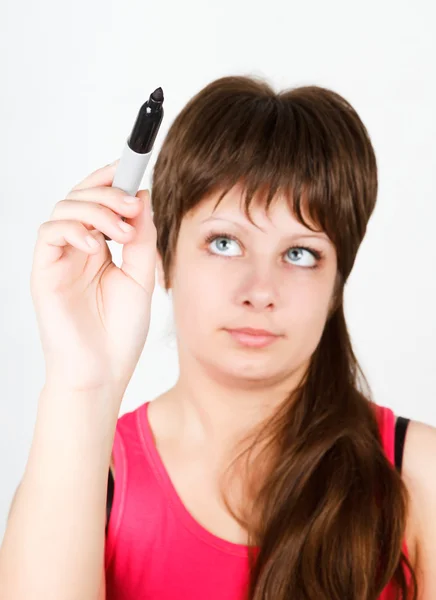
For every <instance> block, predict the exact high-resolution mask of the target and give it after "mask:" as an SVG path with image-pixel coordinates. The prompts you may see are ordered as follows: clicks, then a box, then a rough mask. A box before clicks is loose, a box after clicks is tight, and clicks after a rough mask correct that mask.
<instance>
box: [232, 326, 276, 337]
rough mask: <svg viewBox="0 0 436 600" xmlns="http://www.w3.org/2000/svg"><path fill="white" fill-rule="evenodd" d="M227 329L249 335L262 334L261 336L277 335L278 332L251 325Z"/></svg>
mask: <svg viewBox="0 0 436 600" xmlns="http://www.w3.org/2000/svg"><path fill="white" fill-rule="evenodd" d="M227 331H233V332H235V333H245V334H247V335H260V336H273V337H277V334H276V333H273V332H272V331H268V330H266V329H252V328H251V327H243V328H242V329H228V330H227Z"/></svg>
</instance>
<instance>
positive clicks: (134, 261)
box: [120, 190, 157, 295]
mask: <svg viewBox="0 0 436 600" xmlns="http://www.w3.org/2000/svg"><path fill="white" fill-rule="evenodd" d="M136 195H137V196H138V198H140V199H141V203H142V206H143V208H142V210H141V211H140V212H139V214H138V215H137V216H136V217H133V218H131V219H129V223H131V224H132V225H133V227H135V233H134V236H133V237H132V240H131V241H130V242H128V243H127V244H124V246H123V253H122V264H121V267H120V268H121V270H122V271H123V272H124V273H125V274H126V275H128V276H129V277H131V278H132V279H134V280H135V281H136V282H137V283H138V284H139V285H140V286H141V287H142V288H144V289H145V291H146V292H149V293H150V295H151V294H152V292H153V289H154V283H155V271H156V237H157V235H156V227H155V226H154V223H153V216H152V211H151V199H150V192H149V190H139V192H138V193H137V194H136Z"/></svg>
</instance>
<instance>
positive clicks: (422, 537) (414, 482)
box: [402, 420, 436, 600]
mask: <svg viewBox="0 0 436 600" xmlns="http://www.w3.org/2000/svg"><path fill="white" fill-rule="evenodd" d="M402 477H403V480H404V483H405V484H406V487H407V489H408V491H409V495H410V506H409V521H410V529H411V531H413V539H414V548H411V549H410V550H411V552H410V554H411V559H412V557H413V555H414V558H415V560H412V564H413V566H414V567H415V569H416V570H417V577H418V583H419V584H420V587H421V588H423V589H425V595H424V596H423V597H422V598H423V600H426V599H427V598H436V572H435V570H434V549H435V548H436V427H433V426H431V425H428V424H426V423H421V422H420V421H414V420H410V423H409V426H408V428H407V433H406V438H405V441H404V453H403V465H402Z"/></svg>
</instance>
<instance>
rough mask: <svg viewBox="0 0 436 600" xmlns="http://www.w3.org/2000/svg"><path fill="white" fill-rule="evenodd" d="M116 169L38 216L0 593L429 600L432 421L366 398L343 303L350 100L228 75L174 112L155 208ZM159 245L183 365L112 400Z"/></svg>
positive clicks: (363, 179) (361, 228) (357, 156)
mask: <svg viewBox="0 0 436 600" xmlns="http://www.w3.org/2000/svg"><path fill="white" fill-rule="evenodd" d="M113 174H114V167H113V166H108V167H105V168H103V169H100V170H98V171H96V172H95V173H93V174H92V175H90V176H89V177H87V178H86V179H85V180H84V181H83V182H81V183H80V184H78V185H77V186H76V187H75V188H73V190H71V192H70V193H69V194H68V196H67V198H66V199H65V200H63V201H61V202H59V203H58V204H57V205H56V207H55V209H54V211H53V214H52V216H51V218H50V220H49V221H48V222H47V223H44V224H43V225H42V227H41V229H40V232H39V237H38V242H37V246H36V249H35V260H34V267H33V271H32V295H33V298H34V303H35V307H36V310H37V316H38V322H39V325H40V330H41V339H42V343H43V348H44V353H45V356H46V365H47V378H46V384H45V386H44V389H43V391H42V393H41V397H40V403H39V411H38V418H37V423H36V427H35V437H34V440H33V444H32V448H31V452H30V456H29V462H28V465H27V468H26V472H25V475H24V477H23V481H22V483H21V485H20V488H19V490H18V493H17V497H16V499H15V502H14V506H13V509H12V511H11V514H10V518H9V523H8V527H7V530H6V535H5V540H4V543H3V547H2V555H1V558H0V582H1V583H2V585H3V590H5V591H4V592H3V596H1V598H2V600H5V599H7V600H9V599H10V600H12V598H13V600H19V599H24V598H26V599H27V598H30V597H32V599H42V598H44V600H46V599H47V598H56V599H57V600H63V599H65V600H66V599H67V598H68V599H72V598H80V599H81V600H82V599H89V600H93V599H97V598H105V597H106V598H107V599H108V600H121V599H122V600H133V599H135V600H142V599H143V600H146V599H147V600H155V599H156V600H157V599H159V600H167V599H170V598H171V599H174V598H189V599H190V600H200V599H201V600H205V599H208V600H218V599H220V600H222V599H226V600H243V599H249V600H267V599H268V600H270V599H273V600H290V599H292V600H300V599H301V600H303V599H304V600H307V599H310V600H313V599H316V600H344V599H347V600H348V599H350V600H351V599H352V600H375V599H377V598H379V599H382V600H393V599H394V598H403V599H406V598H407V599H409V598H416V599H417V598H419V600H433V599H434V598H435V597H436V575H435V573H436V570H435V563H434V557H433V556H432V555H431V552H432V551H433V552H434V550H435V549H436V525H435V523H436V484H435V481H436V478H435V477H434V467H433V465H432V464H431V460H432V457H434V456H435V455H436V430H435V429H434V428H432V427H430V426H429V425H426V424H423V423H419V422H415V421H411V422H410V423H409V422H408V420H407V419H403V418H401V417H399V418H398V419H396V417H395V415H394V414H393V412H392V411H391V410H390V409H388V408H387V407H384V406H381V405H378V404H376V403H375V402H374V401H373V399H372V397H371V392H370V390H369V386H368V384H367V382H366V379H365V377H364V375H363V373H362V371H361V370H360V368H359V365H358V362H357V360H356V358H355V355H354V353H353V349H352V344H351V340H350V336H349V333H348V330H347V326H346V322H345V317H344V308H343V292H344V286H345V284H346V281H347V279H348V277H349V275H350V272H351V270H352V267H353V264H354V261H355V258H356V254H357V251H358V249H359V246H360V244H361V242H362V240H363V238H364V235H365V231H366V228H367V224H368V221H369V219H370V216H371V214H372V212H373V210H374V207H375V203H376V196H377V168H376V160H375V156H374V151H373V148H372V145H371V142H370V139H369V136H368V134H367V131H366V129H365V127H364V125H363V124H362V122H361V120H360V118H359V117H358V115H357V114H356V112H355V111H354V109H353V108H352V107H351V106H350V104H349V103H348V102H347V101H346V100H344V99H343V98H342V97H340V96H339V95H338V94H336V93H334V92H332V91H329V90H327V89H323V88H319V87H315V86H313V87H300V88H296V89H293V90H289V91H284V92H281V93H279V94H277V93H275V92H274V91H273V90H272V89H271V88H270V87H269V86H268V85H267V84H266V83H264V82H262V81H259V80H256V79H252V78H246V77H226V78H222V79H219V80H217V81H215V82H212V83H211V84H209V85H208V86H206V87H205V88H204V89H203V90H201V91H200V92H199V93H198V94H197V95H196V96H195V97H194V98H193V99H192V100H191V101H190V102H189V103H188V105H187V106H186V107H185V108H184V109H183V110H182V112H181V113H180V114H179V115H178V117H177V118H176V119H175V121H174V123H173V124H172V126H171V128H170V130H169V132H168V135H167V137H166V140H165V142H164V144H163V147H162V150H161V152H160V154H159V157H158V160H157V162H156V166H155V170H154V177H153V210H154V214H152V213H151V212H150V198H149V195H148V192H147V191H145V190H142V191H140V192H138V197H137V199H136V202H133V203H132V202H129V203H126V202H124V201H123V195H122V193H120V191H119V190H116V189H114V188H111V187H110V184H111V182H112V179H113ZM121 216H123V217H126V221H127V223H130V225H132V226H133V227H134V229H133V230H132V231H128V232H124V231H121V229H118V225H119V226H120V227H122V226H123V222H122V221H120V217H121ZM124 225H125V223H124ZM104 235H107V236H109V237H110V238H112V239H114V240H116V241H119V242H121V243H123V244H124V247H123V264H122V266H121V268H120V269H118V268H117V267H116V266H115V265H114V264H113V263H112V260H111V255H110V252H109V249H108V246H107V244H106V242H105V239H104ZM86 236H91V243H92V241H93V240H97V241H98V242H99V245H98V246H97V247H96V248H95V249H94V248H91V247H90V246H88V245H87V242H86ZM156 248H157V253H156ZM156 261H157V262H156ZM156 265H157V270H158V279H159V283H160V285H161V286H162V287H164V288H165V289H166V290H167V291H168V292H171V295H172V301H173V307H174V320H175V326H176V338H177V347H178V357H179V367H180V373H179V378H178V380H177V382H176V384H175V385H174V386H173V387H172V388H170V389H168V390H167V391H166V392H165V393H163V394H162V395H161V396H159V397H158V398H156V399H154V400H153V401H152V402H145V403H143V404H141V405H140V406H139V407H138V408H137V409H136V410H134V411H132V412H129V413H127V414H125V415H123V416H122V417H121V418H119V416H118V415H119V409H120V405H121V400H122V397H123V393H124V391H125V389H126V386H127V385H128V382H129V380H130V378H131V376H132V374H133V372H134V369H135V366H136V364H137V361H138V359H139V356H140V354H141V351H142V348H143V345H144V343H145V340H146V336H147V332H148V325H149V319H150V302H151V296H152V292H153V287H154V275H155V266H156ZM407 425H408V428H407V436H406V435H405V433H406V428H405V426H407ZM403 443H404V448H403ZM109 464H110V476H109V485H108V468H109ZM105 507H106V508H107V510H105ZM418 593H419V596H418Z"/></svg>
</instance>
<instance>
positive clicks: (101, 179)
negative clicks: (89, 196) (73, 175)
mask: <svg viewBox="0 0 436 600" xmlns="http://www.w3.org/2000/svg"><path fill="white" fill-rule="evenodd" d="M119 162H120V159H117V160H116V161H114V162H113V163H111V164H110V165H105V166H104V167H101V168H100V169H97V170H96V171H94V172H93V173H91V174H90V175H88V176H87V177H85V179H83V180H82V181H80V182H79V183H78V184H77V185H75V186H74V187H73V188H72V189H71V190H70V193H71V191H73V190H83V189H85V188H89V187H95V186H97V185H112V182H113V180H114V176H115V171H116V169H117V167H118V164H119Z"/></svg>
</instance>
